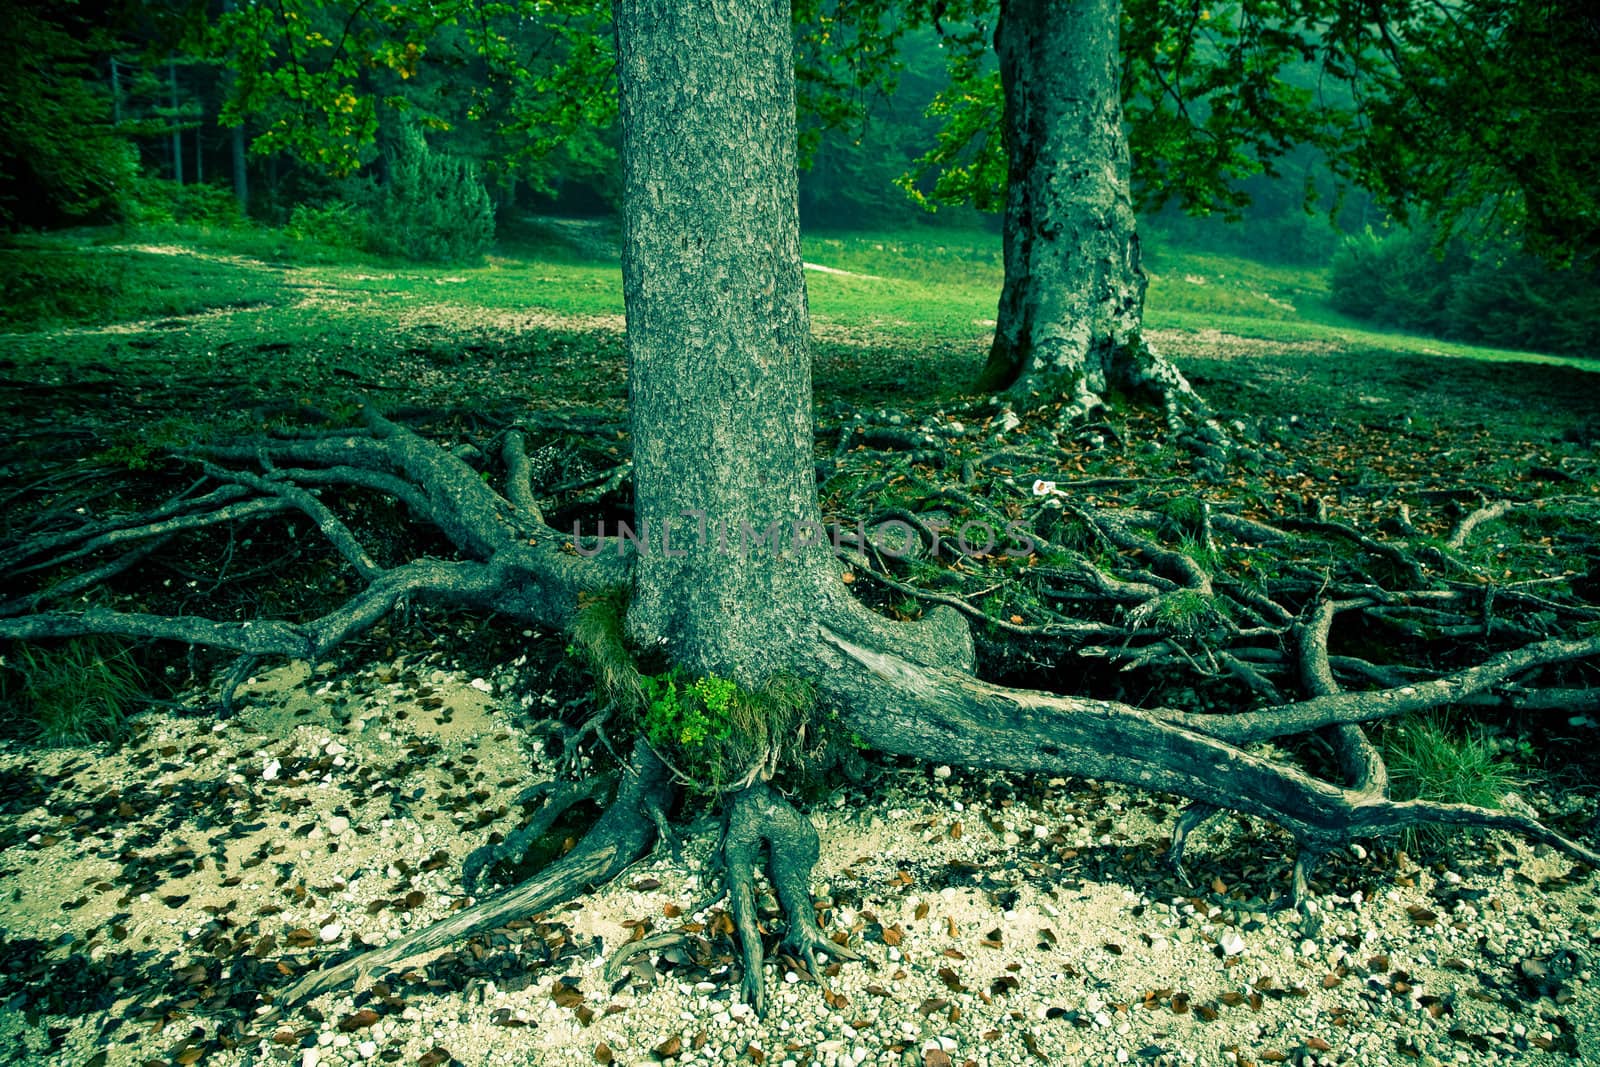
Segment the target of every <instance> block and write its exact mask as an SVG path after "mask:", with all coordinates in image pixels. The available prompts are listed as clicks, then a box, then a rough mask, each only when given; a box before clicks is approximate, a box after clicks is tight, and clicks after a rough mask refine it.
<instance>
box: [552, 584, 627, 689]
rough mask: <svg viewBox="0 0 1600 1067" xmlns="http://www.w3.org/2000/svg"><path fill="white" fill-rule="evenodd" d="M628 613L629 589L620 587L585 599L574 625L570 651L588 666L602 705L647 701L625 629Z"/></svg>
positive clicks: (569, 645) (568, 647) (569, 646)
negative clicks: (629, 648)
mask: <svg viewBox="0 0 1600 1067" xmlns="http://www.w3.org/2000/svg"><path fill="white" fill-rule="evenodd" d="M627 613H628V590H627V589H626V587H623V586H617V587H615V588H613V589H606V590H602V591H601V592H599V593H596V594H594V595H593V596H589V597H587V598H585V599H584V600H583V602H582V604H581V605H580V606H579V608H578V615H577V619H576V620H575V621H574V622H573V624H572V640H571V642H570V643H569V644H568V645H567V652H568V653H569V654H570V655H572V656H575V657H576V658H578V659H579V660H580V661H581V662H582V663H583V665H584V666H585V667H587V668H588V669H589V675H590V677H591V678H592V679H593V680H594V690H595V699H596V700H597V701H598V702H599V704H600V706H601V707H620V708H627V709H634V708H637V707H639V706H640V705H642V703H643V701H644V695H643V691H642V690H641V689H640V678H639V667H638V665H637V664H636V663H635V662H634V659H633V653H632V652H630V651H629V650H628V642H627V638H626V634H625V630H624V627H625V626H626V620H627Z"/></svg>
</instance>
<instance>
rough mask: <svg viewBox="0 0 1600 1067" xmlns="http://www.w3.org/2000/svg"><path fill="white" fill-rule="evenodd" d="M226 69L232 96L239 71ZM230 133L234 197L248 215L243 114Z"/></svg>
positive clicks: (229, 4) (229, 6)
mask: <svg viewBox="0 0 1600 1067" xmlns="http://www.w3.org/2000/svg"><path fill="white" fill-rule="evenodd" d="M237 6H238V0H223V2H222V10H224V11H233V10H234V9H235V8H236V7H237ZM225 69H226V70H227V74H226V78H227V81H226V83H225V90H226V93H227V95H228V96H230V97H231V96H232V95H233V91H234V85H235V82H236V80H237V79H238V73H237V72H236V71H235V70H234V64H231V63H229V64H227V65H226V66H225ZM230 134H231V135H230V137H229V139H228V140H229V149H230V152H231V154H232V156H233V198H234V199H235V200H237V201H238V202H239V214H240V215H241V216H247V215H249V214H250V174H249V171H248V170H247V169H246V167H245V149H246V148H247V147H248V144H247V140H246V138H245V135H244V120H243V117H242V116H241V118H240V121H239V124H238V125H237V126H234V127H233V129H232V130H231V131H230Z"/></svg>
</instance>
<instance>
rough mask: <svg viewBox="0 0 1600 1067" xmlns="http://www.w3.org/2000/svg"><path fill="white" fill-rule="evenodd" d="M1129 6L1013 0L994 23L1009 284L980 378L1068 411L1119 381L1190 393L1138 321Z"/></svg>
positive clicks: (1135, 388) (1141, 284)
mask: <svg viewBox="0 0 1600 1067" xmlns="http://www.w3.org/2000/svg"><path fill="white" fill-rule="evenodd" d="M1120 18H1121V4H1120V0H1066V2H1063V0H1002V3H1001V5H1000V20H999V24H998V26H997V28H996V30H995V51H996V53H997V55H998V57H999V61H1000V77H1001V83H1002V86H1003V88H1004V92H1005V109H1006V121H1005V142H1006V154H1007V157H1008V160H1009V172H1008V187H1007V194H1006V216H1005V286H1004V290H1003V292H1002V294H1001V297H1000V309H999V313H998V315H997V326H996V329H995V339H994V345H993V347H992V349H991V350H990V354H989V361H988V364H987V365H986V366H985V368H984V373H983V376H982V379H981V385H982V387H983V388H984V389H986V390H1010V391H1011V392H1012V393H1014V394H1020V395H1022V396H1035V397H1037V396H1040V395H1042V396H1044V397H1060V398H1062V399H1064V400H1065V401H1066V412H1065V413H1066V414H1068V415H1077V414H1087V413H1088V412H1090V411H1092V410H1093V409H1094V408H1095V407H1096V406H1098V405H1099V404H1100V403H1101V402H1102V401H1103V399H1104V398H1105V395H1106V392H1107V390H1108V389H1121V390H1125V391H1129V392H1140V391H1154V392H1157V393H1159V394H1161V395H1162V396H1163V399H1167V400H1169V401H1170V400H1171V399H1172V395H1173V394H1174V393H1177V394H1182V395H1185V396H1187V397H1190V398H1192V397H1193V394H1192V392H1190V390H1189V387H1188V384H1187V383H1186V382H1184V381H1183V378H1182V376H1181V375H1179V374H1178V373H1177V371H1176V370H1175V369H1173V368H1172V367H1171V365H1170V364H1168V363H1166V361H1165V360H1162V359H1160V358H1159V357H1156V356H1154V354H1153V353H1151V352H1150V351H1149V349H1148V347H1147V346H1146V345H1145V343H1144V340H1143V338H1142V336H1141V334H1140V330H1141V327H1142V323H1143V316H1144V292H1145V275H1144V271H1143V270H1142V269H1141V267H1140V264H1139V238H1138V235H1137V233H1136V232H1135V226H1134V213H1133V201H1132V196H1131V193H1130V183H1129V160H1128V140H1127V136H1126V134H1125V132H1124V129H1123V118H1122V91H1121V49H1120V40H1119V39H1120V32H1119V22H1120Z"/></svg>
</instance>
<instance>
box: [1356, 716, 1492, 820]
mask: <svg viewBox="0 0 1600 1067" xmlns="http://www.w3.org/2000/svg"><path fill="white" fill-rule="evenodd" d="M1381 748H1382V752H1383V758H1384V762H1386V763H1387V764H1388V766H1389V775H1390V795H1391V796H1392V797H1393V798H1394V799H1395V800H1432V801H1439V802H1442V803H1447V804H1475V805H1477V806H1479V807H1484V808H1498V807H1499V806H1500V800H1501V798H1502V797H1504V796H1505V795H1506V794H1507V793H1509V792H1512V791H1513V790H1515V789H1517V788H1519V787H1520V786H1521V785H1522V784H1523V779H1522V778H1521V776H1520V775H1519V774H1518V773H1517V767H1516V765H1515V764H1513V763H1512V762H1511V761H1510V760H1508V759H1506V758H1505V757H1504V755H1502V754H1501V752H1500V749H1499V747H1498V746H1497V745H1496V744H1495V743H1494V741H1493V739H1492V738H1490V737H1489V735H1488V734H1486V733H1485V732H1483V731H1482V730H1481V729H1478V728H1475V727H1470V726H1469V727H1465V728H1462V727H1458V726H1457V725H1456V724H1455V723H1453V722H1451V721H1450V719H1449V718H1448V717H1447V716H1444V715H1439V714H1435V715H1419V716H1413V717H1410V718H1406V719H1402V720H1400V721H1398V722H1395V723H1391V724H1390V725H1389V726H1387V727H1386V728H1385V729H1384V732H1383V739H1382V744H1381ZM1453 833H1454V832H1453V831H1452V830H1450V829H1449V828H1446V827H1437V826H1422V827H1415V828H1412V829H1408V830H1406V831H1404V832H1403V833H1402V835H1401V839H1400V843H1401V846H1402V847H1404V848H1407V849H1409V850H1411V851H1420V850H1422V849H1434V848H1438V847H1440V846H1441V845H1443V844H1444V843H1445V842H1447V841H1448V840H1449V839H1450V838H1451V836H1453Z"/></svg>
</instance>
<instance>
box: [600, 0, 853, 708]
mask: <svg viewBox="0 0 1600 1067" xmlns="http://www.w3.org/2000/svg"><path fill="white" fill-rule="evenodd" d="M615 24H616V32H617V36H618V40H619V42H623V43H624V44H625V46H620V45H619V48H618V52H617V54H618V58H619V64H618V70H619V74H620V81H621V109H622V130H623V144H624V149H623V158H624V160H625V167H624V173H623V181H624V189H625V195H624V197H623V204H624V212H623V258H622V266H623V290H624V293H625V294H626V309H627V318H628V348H629V355H630V357H631V358H630V379H629V388H630V401H631V413H632V440H633V450H634V456H633V477H634V508H635V514H636V522H637V524H638V526H639V532H640V533H641V534H642V535H646V536H647V537H648V544H647V548H646V550H645V551H644V552H643V554H642V555H641V556H640V558H639V560H638V566H637V569H636V573H635V589H634V593H633V599H632V606H631V610H630V613H629V623H630V629H632V630H633V631H634V637H635V639H636V640H638V641H639V642H640V643H641V644H644V645H647V646H649V647H658V648H660V649H661V650H662V651H664V652H666V654H667V655H668V656H669V657H670V658H671V659H672V660H673V661H674V662H677V663H681V664H684V665H685V666H687V667H689V668H690V669H692V670H696V671H703V672H715V673H718V674H721V675H723V676H726V677H732V678H735V679H737V680H739V681H741V682H743V683H745V684H754V683H757V682H759V681H760V680H761V679H762V677H764V676H765V675H767V674H769V673H771V672H772V671H774V670H776V669H780V668H782V667H785V666H787V665H788V663H789V660H790V658H791V657H792V656H793V655H794V652H795V650H796V649H800V648H808V647H809V646H810V644H811V642H810V640H809V639H808V636H809V629H810V614H811V611H812V608H813V606H814V605H815V604H816V603H817V602H818V601H819V599H821V597H822V596H823V590H824V588H825V587H827V586H828V584H829V583H830V582H831V585H832V587H834V588H838V589H842V586H840V585H839V580H838V570H837V566H836V564H835V563H834V561H833V554H832V550H831V546H829V545H828V544H827V541H826V538H825V537H824V536H823V534H822V527H821V525H820V520H821V514H820V511H819V509H818V506H817V496H816V484H815V477H814V473H813V460H812V415H811V360H810V351H809V344H810V340H809V318H808V314H807V309H806V289H805V280H804V276H803V274H802V272H801V266H800V230H799V214H798V211H797V209H796V195H797V194H796V184H797V179H796V167H795V125H794V118H795V117H794V80H793V71H792V51H793V47H794V44H793V41H792V39H791V31H790V27H789V23H788V21H787V19H780V18H774V17H773V15H772V12H771V9H770V6H768V5H761V4H752V3H750V2H748V0H745V2H742V3H741V2H739V0H712V2H706V3H696V4H685V3H682V2H681V0H619V2H618V3H617V4H616V5H615ZM669 529H670V534H669V533H668V531H669Z"/></svg>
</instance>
